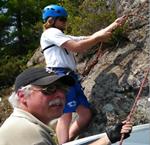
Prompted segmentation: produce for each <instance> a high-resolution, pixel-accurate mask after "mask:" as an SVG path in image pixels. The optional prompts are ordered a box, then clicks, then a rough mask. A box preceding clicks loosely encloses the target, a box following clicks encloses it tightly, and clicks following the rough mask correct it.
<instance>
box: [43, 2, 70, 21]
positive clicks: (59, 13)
mask: <svg viewBox="0 0 150 145" xmlns="http://www.w3.org/2000/svg"><path fill="white" fill-rule="evenodd" d="M67 16H68V14H67V11H66V10H65V9H64V8H63V7H61V6H58V5H54V4H53V5H48V6H46V7H45V8H44V9H43V12H42V19H43V21H44V22H45V21H46V20H47V18H48V17H52V18H56V17H67Z"/></svg>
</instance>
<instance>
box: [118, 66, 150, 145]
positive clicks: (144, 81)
mask: <svg viewBox="0 0 150 145" xmlns="http://www.w3.org/2000/svg"><path fill="white" fill-rule="evenodd" d="M149 71H150V69H148V70H147V72H146V75H145V77H144V79H143V81H142V83H141V86H140V89H139V92H138V94H137V96H136V98H135V102H134V104H133V106H132V108H131V111H130V113H129V115H128V116H127V119H126V121H130V120H131V119H132V117H133V114H134V113H135V111H136V108H137V102H138V100H139V99H140V96H141V93H142V90H143V87H144V85H145V83H146V80H147V77H148V74H149ZM123 139H124V134H122V136H121V139H120V142H119V145H122V143H123Z"/></svg>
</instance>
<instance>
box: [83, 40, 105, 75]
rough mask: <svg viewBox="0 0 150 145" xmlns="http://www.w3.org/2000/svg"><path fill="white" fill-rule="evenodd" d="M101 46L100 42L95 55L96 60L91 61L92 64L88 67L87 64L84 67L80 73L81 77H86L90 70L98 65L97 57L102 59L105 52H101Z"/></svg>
mask: <svg viewBox="0 0 150 145" xmlns="http://www.w3.org/2000/svg"><path fill="white" fill-rule="evenodd" d="M102 45H103V43H102V42H101V43H100V46H99V48H98V51H97V53H96V58H95V59H94V60H93V61H92V63H90V64H89V65H87V64H86V65H85V68H84V71H83V72H82V76H86V75H88V74H89V72H90V71H91V69H92V68H93V67H94V66H95V65H96V64H97V63H98V59H99V57H102V56H103V55H104V54H105V51H102V49H101V48H102Z"/></svg>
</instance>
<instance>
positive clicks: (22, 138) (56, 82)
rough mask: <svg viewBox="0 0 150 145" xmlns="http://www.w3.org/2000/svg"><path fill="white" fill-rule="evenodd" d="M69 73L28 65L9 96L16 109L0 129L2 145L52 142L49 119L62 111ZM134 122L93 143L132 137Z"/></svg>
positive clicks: (108, 133)
mask: <svg viewBox="0 0 150 145" xmlns="http://www.w3.org/2000/svg"><path fill="white" fill-rule="evenodd" d="M74 82H75V81H74V79H73V78H72V77H71V76H68V75H62V76H60V75H59V76H58V75H56V74H55V73H48V72H47V71H46V69H45V68H29V69H26V70H25V71H24V72H22V73H21V74H20V75H19V76H18V77H17V78H16V81H15V91H14V92H13V93H12V95H11V96H10V98H9V101H10V103H11V104H12V106H13V108H14V111H13V113H12V114H11V115H10V117H9V118H8V119H7V120H6V121H5V122H4V124H3V125H2V126H1V128H0V145H53V144H55V143H54V142H53V139H52V134H53V131H52V129H50V127H49V126H48V123H49V121H51V120H53V119H55V118H58V117H60V116H61V115H62V113H63V108H64V104H65V93H66V92H67V90H68V88H69V87H70V86H71V85H73V84H74ZM131 128H132V124H131V123H130V122H127V123H125V124H124V125H123V124H121V125H120V126H118V124H117V127H114V128H113V129H110V130H108V131H107V136H105V137H104V138H102V139H99V140H98V141H96V142H94V143H93V145H97V144H99V145H108V144H110V143H111V142H116V141H118V140H119V139H120V135H121V133H125V137H128V136H129V132H130V131H131Z"/></svg>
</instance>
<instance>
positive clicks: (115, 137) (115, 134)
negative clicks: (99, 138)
mask: <svg viewBox="0 0 150 145" xmlns="http://www.w3.org/2000/svg"><path fill="white" fill-rule="evenodd" d="M131 130H132V123H131V122H123V123H117V124H116V125H115V126H113V127H112V128H107V129H106V134H107V136H108V138H109V140H110V141H111V143H115V142H117V141H119V140H120V139H121V135H122V134H124V139H126V138H128V137H129V136H130V133H131Z"/></svg>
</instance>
